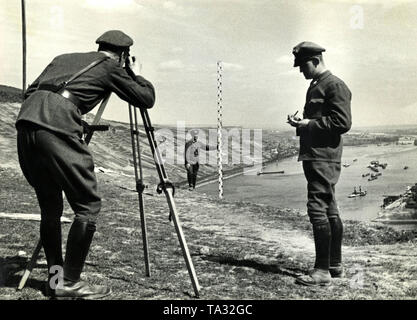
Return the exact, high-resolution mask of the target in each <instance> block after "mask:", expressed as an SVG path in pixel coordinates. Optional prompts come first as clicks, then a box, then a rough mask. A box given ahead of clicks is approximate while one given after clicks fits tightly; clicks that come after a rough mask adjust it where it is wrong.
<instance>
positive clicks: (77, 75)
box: [63, 56, 109, 88]
mask: <svg viewBox="0 0 417 320" xmlns="http://www.w3.org/2000/svg"><path fill="white" fill-rule="evenodd" d="M107 59H109V57H107V56H106V57H102V58H100V59H97V60H95V61H93V62H91V63H90V64H89V65H88V66H86V67H85V68H83V69H82V70H80V71H78V72H77V73H75V74H73V75H72V76H71V78H69V79H68V80H67V81H64V83H63V88H65V87H66V86H67V85H68V84H69V83H70V82H71V81H73V80H75V79H76V78H78V77H79V76H80V75H82V74H83V73H85V72H87V71H88V70H90V69H91V68H93V67H95V66H96V65H98V64H99V63H101V62H103V61H104V60H107Z"/></svg>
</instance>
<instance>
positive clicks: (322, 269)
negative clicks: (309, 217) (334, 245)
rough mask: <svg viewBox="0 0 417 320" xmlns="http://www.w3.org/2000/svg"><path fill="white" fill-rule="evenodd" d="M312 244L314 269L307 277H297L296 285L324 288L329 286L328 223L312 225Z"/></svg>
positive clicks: (329, 234)
mask: <svg viewBox="0 0 417 320" xmlns="http://www.w3.org/2000/svg"><path fill="white" fill-rule="evenodd" d="M313 235H314V244H315V248H316V261H315V263H314V269H313V270H312V271H311V272H310V274H309V275H307V276H301V277H298V278H297V280H296V283H298V284H303V285H306V286H318V285H320V286H325V285H328V284H330V281H331V277H330V273H329V264H330V240H331V230H330V223H329V222H327V223H324V224H320V225H313Z"/></svg>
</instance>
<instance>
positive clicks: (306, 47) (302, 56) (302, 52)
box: [292, 41, 326, 67]
mask: <svg viewBox="0 0 417 320" xmlns="http://www.w3.org/2000/svg"><path fill="white" fill-rule="evenodd" d="M323 51H326V49H324V48H323V47H321V46H319V45H318V44H316V43H314V42H309V41H303V42H301V43H299V44H297V45H296V46H295V47H294V49H293V50H292V53H293V55H294V67H298V66H300V65H302V64H303V63H304V62H306V61H307V60H309V59H311V58H313V57H317V56H320V55H321V53H322V52H323Z"/></svg>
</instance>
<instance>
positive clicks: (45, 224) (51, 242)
mask: <svg viewBox="0 0 417 320" xmlns="http://www.w3.org/2000/svg"><path fill="white" fill-rule="evenodd" d="M40 236H41V242H42V247H43V250H44V252H45V256H46V261H47V264H48V273H49V270H50V268H51V267H52V266H54V265H58V266H62V265H63V264H64V261H63V259H62V234H61V221H60V220H59V219H58V220H55V219H42V220H41V224H40Z"/></svg>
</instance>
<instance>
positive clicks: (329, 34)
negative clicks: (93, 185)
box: [0, 0, 417, 130]
mask: <svg viewBox="0 0 417 320" xmlns="http://www.w3.org/2000/svg"><path fill="white" fill-rule="evenodd" d="M26 23H27V82H28V83H30V82H32V81H33V80H34V79H35V78H36V77H37V76H38V75H39V74H40V72H42V70H43V69H44V67H46V65H47V64H48V63H49V62H50V61H51V60H52V59H53V58H54V57H55V56H57V55H59V54H62V53H68V52H87V51H95V50H97V45H96V44H95V40H96V39H97V38H98V37H99V36H100V35H101V34H102V33H104V32H105V31H107V30H111V29H118V30H122V31H124V32H125V33H127V34H128V35H130V36H131V37H132V38H133V40H134V45H133V47H132V48H131V54H132V55H135V56H136V57H137V59H138V60H139V61H140V63H141V64H142V75H143V76H144V77H145V78H147V79H148V80H150V81H151V82H152V83H153V84H154V86H155V89H156V104H155V106H154V108H153V109H151V110H150V111H149V114H150V117H151V120H152V122H153V123H154V124H166V125H168V124H169V125H175V124H176V123H177V121H184V122H185V124H186V126H193V125H194V126H196V125H211V126H216V124H217V111H218V99H217V91H218V89H217V86H218V82H217V78H218V70H217V61H221V62H222V66H223V70H222V72H221V76H222V120H223V121H222V122H223V125H226V126H243V127H248V128H275V129H279V130H283V129H291V128H290V127H289V126H288V124H286V117H287V114H290V113H294V112H295V111H297V110H298V111H299V112H300V113H301V112H302V109H303V106H304V103H305V94H306V90H307V88H308V86H309V81H307V80H305V79H304V77H303V75H302V74H301V73H300V72H299V70H298V68H293V55H292V48H293V47H294V46H295V45H297V44H298V43H300V42H302V41H313V42H315V43H317V44H319V45H321V46H323V47H324V48H326V51H325V52H324V61H325V63H326V66H327V68H328V69H329V70H330V71H332V73H333V74H335V75H337V76H338V77H340V78H341V79H343V80H344V81H345V83H346V84H347V85H348V87H349V88H350V90H351V91H352V116H353V128H355V127H363V126H376V125H410V124H417V90H416V88H417V54H416V52H417V41H416V40H417V39H416V38H417V37H416V34H417V1H414V0H390V1H384V0H381V1H377V0H356V1H350V0H308V1H307V0H306V1H302V0H295V1H281V0H173V1H164V0H72V1H64V0H27V1H26ZM21 32H22V26H21V1H18V0H13V1H12V0H0V36H1V43H0V59H1V64H0V84H3V85H9V86H15V87H18V88H21V87H22V35H21ZM103 117H104V118H106V119H111V120H117V121H125V122H127V121H128V109H127V104H126V103H125V102H123V101H121V100H120V99H119V98H118V97H117V96H115V95H112V98H111V99H110V102H109V104H108V106H107V108H106V111H105V113H104V115H103Z"/></svg>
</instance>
